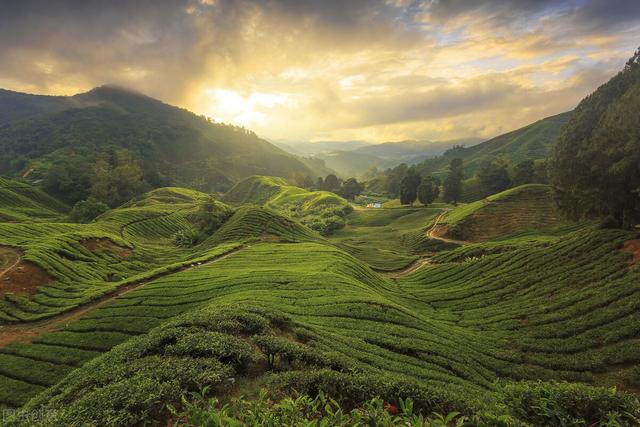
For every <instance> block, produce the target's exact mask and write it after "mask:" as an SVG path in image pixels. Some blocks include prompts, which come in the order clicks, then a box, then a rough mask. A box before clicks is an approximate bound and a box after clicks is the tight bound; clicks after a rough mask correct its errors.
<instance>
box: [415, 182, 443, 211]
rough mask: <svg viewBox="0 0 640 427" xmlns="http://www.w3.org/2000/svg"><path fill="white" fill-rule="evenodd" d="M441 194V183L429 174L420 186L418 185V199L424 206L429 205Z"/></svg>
mask: <svg viewBox="0 0 640 427" xmlns="http://www.w3.org/2000/svg"><path fill="white" fill-rule="evenodd" d="M439 194H440V185H439V183H438V181H437V180H436V179H435V178H434V177H432V176H431V175H429V176H428V177H426V178H423V179H422V182H421V183H420V186H418V200H419V201H420V203H422V204H423V205H424V206H428V205H430V204H431V203H433V201H434V200H435V199H436V198H437V197H438V195H439Z"/></svg>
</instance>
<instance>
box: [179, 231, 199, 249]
mask: <svg viewBox="0 0 640 427" xmlns="http://www.w3.org/2000/svg"><path fill="white" fill-rule="evenodd" d="M198 239H199V233H197V232H196V231H185V230H180V231H178V232H177V233H176V234H174V235H173V244H174V245H176V246H179V247H182V248H190V247H191V246H193V245H195V244H196V243H197V242H198Z"/></svg>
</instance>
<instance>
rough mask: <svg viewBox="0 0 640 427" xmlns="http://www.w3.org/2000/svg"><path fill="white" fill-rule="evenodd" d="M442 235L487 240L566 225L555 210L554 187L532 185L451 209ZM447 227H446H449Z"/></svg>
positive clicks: (442, 220)
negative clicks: (552, 192)
mask: <svg viewBox="0 0 640 427" xmlns="http://www.w3.org/2000/svg"><path fill="white" fill-rule="evenodd" d="M439 223H440V224H442V227H443V228H442V230H440V231H439V232H440V233H441V234H444V235H447V236H450V237H452V238H454V239H458V240H466V241H473V242H483V241H489V240H497V239H500V238H503V237H506V236H509V235H511V234H513V233H516V232H517V233H524V232H532V233H537V234H541V233H545V232H547V233H548V232H552V231H553V230H554V229H556V228H558V227H560V226H562V225H563V222H562V220H561V219H560V215H559V214H558V213H557V212H556V211H555V207H554V204H553V200H552V198H551V188H550V187H549V186H547V185H543V184H528V185H522V186H519V187H515V188H511V189H509V190H506V191H503V192H502V193H498V194H494V195H493V196H489V197H487V198H486V199H482V200H478V201H476V202H473V203H469V204H468V205H465V206H461V207H459V208H457V209H454V210H451V211H450V212H448V213H447V214H445V215H444V217H443V218H442V219H441V220H440V222H439ZM445 228H446V229H445Z"/></svg>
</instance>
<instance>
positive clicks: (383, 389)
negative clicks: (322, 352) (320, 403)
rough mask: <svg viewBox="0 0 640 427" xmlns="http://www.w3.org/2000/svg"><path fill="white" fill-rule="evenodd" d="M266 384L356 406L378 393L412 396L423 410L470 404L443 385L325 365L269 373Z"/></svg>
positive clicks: (391, 397) (389, 398)
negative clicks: (305, 369)
mask: <svg viewBox="0 0 640 427" xmlns="http://www.w3.org/2000/svg"><path fill="white" fill-rule="evenodd" d="M266 386H267V388H268V389H269V390H270V391H271V393H272V394H274V395H276V396H277V395H279V394H280V395H282V394H283V393H287V392H288V390H296V391H298V392H300V393H302V394H308V395H310V396H317V395H318V394H320V393H324V394H327V395H330V396H333V397H334V398H335V399H336V401H338V402H339V403H340V404H341V405H342V406H344V407H346V408H356V407H358V406H359V405H360V404H362V402H365V401H367V400H370V399H373V398H375V397H380V398H382V399H383V400H384V401H386V402H389V403H393V404H396V405H398V404H399V403H400V399H406V398H411V399H413V402H414V405H415V408H416V409H417V410H419V411H422V412H423V413H431V412H438V413H450V412H454V411H456V412H460V413H471V412H472V410H471V407H470V406H469V404H468V403H466V402H463V400H462V399H460V398H459V397H458V396H456V395H454V394H453V393H450V392H448V391H447V390H444V389H442V388H438V389H432V388H428V387H425V386H422V385H420V384H418V383H416V382H412V381H409V380H404V379H393V378H390V377H388V376H384V375H380V374H370V373H358V372H337V371H333V370H328V369H320V370H309V371H290V372H284V373H279V374H272V375H270V376H269V377H268V378H267V380H266Z"/></svg>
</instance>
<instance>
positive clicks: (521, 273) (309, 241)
mask: <svg viewBox="0 0 640 427" xmlns="http://www.w3.org/2000/svg"><path fill="white" fill-rule="evenodd" d="M253 179H255V178H253ZM263 182H265V183H268V182H269V179H264V181H263ZM243 186H245V187H246V184H245V183H241V184H239V187H238V190H236V191H245V190H242V189H243V188H245V187H243ZM253 188H259V189H260V190H259V191H253V192H251V194H252V197H254V198H256V199H255V200H265V199H264V196H263V194H267V193H269V192H267V193H265V192H264V191H263V190H264V188H271V187H255V186H254V187H253ZM273 191H276V193H273ZM278 191H285V192H287V193H291V192H292V189H291V188H290V187H279V189H276V190H272V191H271V192H270V193H269V197H270V198H276V199H277V198H278V197H279V196H278V194H279V193H278ZM544 191H546V189H544V188H543V187H541V186H537V187H536V186H533V187H527V186H525V187H522V188H516V189H514V190H509V191H508V192H507V194H505V195H504V196H502V195H497V196H496V197H494V198H492V199H490V200H487V201H484V202H483V204H482V205H479V206H477V207H476V206H473V205H465V206H459V207H453V206H446V205H442V206H438V205H435V206H434V207H429V208H421V207H417V208H389V209H356V210H353V211H352V212H351V213H349V214H347V216H346V226H345V228H343V229H342V230H339V231H337V232H335V233H334V234H332V235H330V236H328V237H323V236H321V235H319V234H317V233H316V232H314V231H312V230H311V229H309V228H307V227H305V226H304V225H301V224H298V223H296V222H293V221H292V220H291V219H287V217H285V216H283V215H282V214H280V213H278V211H277V210H273V209H271V208H267V207H260V206H257V205H252V204H250V200H245V203H240V204H237V207H236V208H234V209H231V208H229V207H227V206H226V205H224V204H223V203H222V202H216V208H217V209H219V210H221V211H226V210H233V211H234V213H232V214H231V216H230V217H229V219H227V220H226V221H225V222H224V223H223V224H222V225H221V226H220V227H219V229H218V230H217V231H215V232H214V233H213V234H212V235H211V236H210V237H207V238H206V239H205V240H203V241H202V242H200V243H198V244H197V245H195V246H193V247H190V248H183V249H180V248H176V247H175V246H174V244H173V242H171V240H170V239H171V236H172V235H174V234H175V233H176V232H178V231H180V230H183V231H187V230H189V229H190V228H192V227H195V224H194V223H193V222H192V221H193V218H192V217H190V213H193V212H195V211H196V210H197V209H198V204H199V203H202V201H203V200H206V198H205V196H204V195H203V194H200V193H197V192H193V191H190V190H184V189H178V188H167V189H159V190H154V191H153V192H151V193H149V194H147V195H145V196H144V197H143V198H142V199H141V200H139V201H136V202H134V203H132V204H130V205H129V206H125V207H122V208H119V209H115V210H112V211H110V212H107V213H105V214H103V215H102V216H101V217H99V218H98V219H97V220H96V221H95V222H94V223H91V224H87V225H81V224H75V225H72V224H68V223H65V222H32V223H29V222H27V223H2V224H0V230H2V231H1V232H2V236H4V237H2V239H3V241H2V243H3V244H4V245H13V246H14V247H21V248H23V249H22V250H24V255H23V257H24V259H29V260H33V262H34V263H37V264H38V265H40V266H41V267H42V269H43V270H44V271H46V272H47V274H48V275H49V277H50V279H51V282H50V283H47V284H44V285H41V286H39V287H38V288H37V292H36V293H35V295H33V296H29V295H25V294H21V293H19V292H16V293H13V294H7V295H6V296H5V298H4V300H3V302H2V306H1V310H2V311H1V312H2V317H3V321H4V323H5V324H4V325H3V326H2V327H0V343H1V348H0V359H2V364H0V402H1V404H2V405H3V406H4V407H18V406H21V405H25V404H26V405H27V406H26V408H29V407H32V408H35V407H37V406H41V405H43V406H42V407H44V408H49V409H51V410H54V409H55V411H57V412H56V413H57V414H58V416H60V417H61V418H60V419H59V422H62V423H64V422H65V420H71V418H68V419H67V418H66V417H77V416H78V414H80V413H83V414H84V415H82V418H81V419H83V420H85V421H86V422H89V423H91V422H96V421H97V420H99V419H103V418H102V417H104V416H106V413H107V412H103V411H108V412H109V413H111V414H112V415H110V416H113V417H114V418H113V419H114V420H117V421H114V422H117V423H129V422H134V420H137V421H135V422H139V421H142V420H143V419H144V417H146V416H151V415H150V414H149V413H147V412H146V411H148V410H153V411H160V413H162V412H163V410H162V408H161V407H155V406H153V405H152V406H151V407H149V408H146V409H145V410H144V411H143V412H139V409H136V408H137V407H138V406H130V404H129V403H126V402H125V401H124V400H120V399H121V398H120V397H117V395H113V394H111V393H113V392H112V391H110V390H114V388H118V387H128V388H130V387H132V386H131V384H132V383H131V382H132V381H133V382H134V383H140V382H141V384H144V383H145V381H153V382H154V384H155V385H154V388H155V389H156V391H155V392H154V393H160V394H159V395H158V398H160V399H171V398H172V397H171V396H174V394H171V393H175V391H173V392H172V391H171V390H173V389H172V388H171V387H169V385H170V384H176V383H175V382H176V381H178V383H179V384H183V385H182V386H181V387H188V386H187V383H182V382H181V381H186V378H182V377H179V375H180V374H179V372H177V373H175V374H163V375H161V376H160V377H158V375H159V374H160V373H161V372H160V371H157V368H155V367H154V366H158V367H159V366H164V364H165V363H178V360H180V362H179V363H180V364H181V365H183V366H187V365H188V364H193V363H195V364H196V366H200V365H199V364H201V363H205V362H206V360H208V359H202V358H201V356H198V354H200V353H198V352H199V351H202V350H196V348H193V350H189V349H188V348H191V347H188V348H187V347H185V348H184V349H183V350H180V352H179V353H175V351H176V350H171V351H169V349H170V348H173V346H175V345H178V344H169V343H168V342H166V343H165V344H161V348H164V350H160V349H157V350H155V352H154V353H153V354H154V355H153V356H152V355H151V354H148V351H147V350H145V351H142V350H136V349H137V348H142V347H140V346H143V347H144V346H146V345H148V344H145V343H146V342H147V341H148V340H149V339H156V338H152V337H156V336H158V337H160V336H165V335H166V334H167V333H169V331H171V330H172V328H174V329H175V328H178V330H181V331H183V332H180V333H179V335H176V336H177V337H179V338H178V342H181V341H180V340H182V339H185V340H186V339H191V338H189V337H190V336H191V335H190V334H195V335H194V337H193V339H197V338H195V337H196V336H200V335H201V334H215V332H211V331H216V330H220V329H219V328H221V327H223V326H221V325H222V324H218V323H213V324H211V323H209V322H210V321H209V320H207V319H209V318H210V317H211V316H214V318H215V317H216V316H219V315H220V314H219V312H223V313H224V312H227V311H229V310H230V311H229V313H235V314H234V315H233V316H257V315H260V316H266V318H267V319H271V320H269V322H271V324H272V325H275V326H271V327H270V328H275V329H274V330H273V332H267V334H271V333H275V336H276V337H279V336H280V337H282V338H278V339H282V340H285V342H289V341H290V342H291V343H292V345H293V344H295V343H296V342H297V343H298V344H295V345H300V346H304V348H305V349H308V350H305V351H307V352H311V354H316V355H317V356H314V357H321V358H322V357H328V358H329V359H327V360H331V361H330V362H328V361H325V362H318V361H316V362H304V361H300V362H295V361H291V362H285V361H284V359H277V360H280V362H276V363H277V364H278V365H276V366H278V367H277V368H274V371H273V374H271V376H270V375H267V376H264V377H263V376H262V375H263V374H259V373H257V371H256V369H259V370H263V369H264V368H259V366H260V365H256V366H255V367H252V366H253V365H252V364H253V363H256V362H250V361H249V362H246V363H248V365H247V366H246V367H244V368H242V369H240V368H239V367H238V366H236V365H234V363H235V362H234V363H232V364H231V365H230V366H236V368H229V366H227V367H226V368H224V369H223V366H222V365H221V366H220V367H219V368H215V369H219V370H221V371H219V372H223V371H225V372H226V369H232V370H233V371H236V374H225V375H234V376H235V378H236V380H237V381H238V383H237V384H238V385H237V386H234V387H241V388H243V390H244V392H247V391H248V390H249V388H251V389H253V390H256V389H257V388H258V387H261V386H266V384H267V382H265V381H266V378H269V381H276V380H275V379H274V378H276V379H277V378H280V377H282V379H281V380H282V381H284V379H285V378H289V377H288V375H289V373H288V372H289V370H290V369H293V371H291V372H290V373H291V374H293V373H294V372H298V373H299V374H296V375H313V373H314V372H320V371H316V370H317V369H325V370H326V369H329V370H330V371H332V372H335V375H345V374H344V372H346V371H345V369H346V367H351V368H349V369H351V370H353V369H356V372H358V373H359V374H358V375H369V374H374V375H378V376H381V377H383V378H389V380H390V381H392V382H396V381H410V382H411V381H418V382H419V384H420V390H423V391H420V392H418V391H416V392H415V393H416V394H418V395H419V393H428V394H431V396H432V397H431V398H430V400H429V401H433V402H440V403H433V405H435V406H433V405H432V406H430V407H432V409H433V410H439V411H445V410H451V409H453V408H455V409H456V410H465V411H467V412H468V411H477V410H479V408H482V407H487V406H486V405H491V404H490V403H488V402H492V401H495V402H496V403H497V402H498V400H499V399H500V396H501V394H500V393H501V391H500V390H502V388H503V387H506V384H509V383H508V382H507V383H504V382H496V381H497V380H498V379H502V380H501V381H504V380H507V379H508V381H516V380H550V379H555V380H558V379H563V380H568V381H572V382H580V383H589V384H594V385H601V386H607V387H609V386H612V385H616V386H617V387H619V388H620V389H622V390H629V391H632V392H634V391H635V390H636V389H635V386H633V385H632V384H631V383H630V382H629V381H628V378H629V375H630V373H631V372H632V370H633V369H634V368H633V367H634V366H636V364H637V363H638V362H639V361H640V353H638V351H637V349H638V348H640V346H638V339H637V336H636V332H635V331H637V328H638V326H639V325H640V324H639V323H638V322H640V318H638V316H637V315H636V313H637V309H638V307H636V305H637V304H636V302H637V301H640V298H638V296H639V295H640V294H639V293H640V287H639V285H640V270H639V269H638V268H636V267H635V265H631V262H632V258H633V256H632V255H631V253H630V252H629V251H628V250H627V249H625V248H628V247H631V246H632V245H633V242H634V241H636V240H634V239H635V237H634V234H633V232H628V231H622V230H598V229H597V228H595V227H594V226H593V225H590V224H589V223H582V224H570V223H560V222H558V220H556V219H555V216H553V206H552V204H551V201H550V199H547V198H544V197H542V198H541V197H540V196H538V195H537V194H544ZM541 192H542V193H541ZM231 194H234V193H233V192H232V193H231ZM503 199H504V200H505V202H504V203H502V202H500V201H501V200H503ZM33 203H35V201H34V202H33ZM16 209H18V206H16ZM496 209H500V210H502V212H501V213H500V216H501V218H504V217H505V215H507V216H508V215H510V214H513V220H510V221H508V224H509V227H508V228H499V229H496V228H495V226H494V225H493V224H494V222H495V219H494V218H495V215H496ZM521 212H527V215H526V216H523V215H522V213H521ZM530 218H548V219H550V220H551V219H552V221H543V222H540V221H539V220H531V219H530ZM443 225H445V226H446V227H447V230H446V231H445V230H442V229H440V230H439V229H438V228H439V227H441V226H443ZM452 230H457V231H456V232H455V233H452ZM483 230H491V231H492V233H491V234H489V235H488V234H486V233H485V232H483ZM436 234H437V235H438V236H435V235H436ZM452 234H453V236H452ZM458 235H462V236H465V238H467V239H469V240H468V241H464V242H463V241H459V240H456V239H454V238H453V237H456V236H458ZM44 236H46V240H45V239H43V237H44ZM439 236H442V237H439ZM47 241H48V242H51V243H49V244H43V242H47ZM54 242H55V243H54ZM88 242H92V243H91V244H89V243H88ZM427 260H428V262H427ZM10 268H11V267H10ZM5 271H6V270H5ZM110 280H111V281H110ZM240 313H246V314H240ZM252 313H253V314H252ZM274 322H275V323H274ZM223 324H224V323H223ZM187 325H190V326H187ZM283 325H284V326H283ZM185 328H186V329H185ZM194 328H195V329H194ZM210 328H213V329H210ZM224 328H226V326H224ZM234 328H235V327H234ZM278 328H284V329H282V331H283V332H278V330H277V329H278ZM225 330H226V329H225ZM287 331H288V332H287ZM185 334H186V335H185ZM199 334H200V335H199ZM251 334H252V333H250V335H249V336H253V337H254V338H252V339H257V338H255V337H257V336H256V335H251ZM259 336H261V335H259ZM158 339H159V338H158ZM171 342H173V341H171ZM197 342H198V341H193V344H196V343H197ZM119 344H121V345H119ZM203 344H204V342H202V344H197V345H198V346H199V345H203ZM258 347H259V348H260V345H258ZM157 351H160V353H157ZM185 351H186V353H185ZM216 351H217V350H216ZM257 351H260V350H257ZM267 354H268V353H267ZM122 357H124V358H126V360H127V362H126V364H132V366H146V367H145V368H139V369H138V370H136V371H135V372H133V371H132V372H129V373H127V372H121V373H119V374H117V375H115V376H111V375H108V376H106V377H104V376H101V375H103V374H102V372H104V374H106V373H107V372H112V371H113V370H114V369H116V365H114V363H123V362H117V360H121V359H120V358H122ZM176 357H179V359H176ZM185 358H186V359H185ZM225 360H226V359H225ZM172 361H173V362H172ZM150 363H151V365H149V364H150ZM206 363H208V362H206ZM327 363H328V364H327ZM122 366H124V365H122ZM167 366H168V365H167ZM224 366H226V365H224ZM294 366H295V368H294ZM304 366H308V367H306V368H304ZM117 369H120V368H117ZM140 369H142V370H140ZM194 369H205V368H204V367H203V368H194ZM206 369H214V367H209V368H206ZM206 369H205V371H206V372H209V371H208V370H206ZM215 369H214V371H212V372H211V374H208V375H213V374H215V372H217V371H215ZM238 369H239V370H238ZM246 369H248V371H246V372H247V373H246V374H243V372H245V370H246ZM301 369H302V370H301ZM267 370H268V369H267ZM205 371H201V372H205ZM323 372H324V371H323ZM148 375H150V376H148ZM273 375H275V377H273ZM323 375H325V374H323ZM326 375H329V377H331V375H334V374H328V373H327V374H326ZM140 376H142V377H140ZM98 378H101V379H98ZM212 378H213V377H212ZM165 381H166V382H165ZM214 381H215V380H214ZM299 381H302V379H299ZM126 384H129V385H126ZM165 384H166V386H165ZM261 384H262V385H261ZM269 384H270V383H269ZM300 384H303V383H300ZM416 384H417V383H416ZM514 384H517V383H514ZM298 386H299V385H298ZM416 386H417V385H416ZM49 387H51V388H49ZM138 387H142V385H138V386H135V387H134V389H133V390H131V389H130V393H128V397H126V400H127V401H128V400H130V399H132V398H133V399H138V398H141V399H142V398H144V399H146V397H144V396H145V394H144V393H147V392H143V391H142V389H138ZM166 387H169V388H168V389H167V388H166ZM172 387H173V386H172ZM296 387H297V386H296ZM179 388H180V387H179ZM232 388H233V387H232ZM165 392H166V393H168V394H163V393H165ZM104 393H109V394H110V395H111V396H112V397H111V398H110V399H109V401H108V402H107V401H103V400H102V398H101V397H99V396H102V395H103V394H104ZM225 393H232V394H233V392H231V391H227V392H225ZM489 396H491V398H490V400H488V398H489ZM122 398H124V396H122ZM96 399H100V405H99V406H97V407H94V409H92V410H91V411H90V412H86V410H84V409H81V408H83V407H84V405H87V404H91V405H92V406H93V405H96V402H97V400H96ZM433 399H435V400H433ZM89 402H92V403H89ZM481 402H482V403H481ZM114 410H115V411H116V412H111V411H114ZM154 413H155V412H154ZM154 416H155V415H154ZM92 420H93V421H92Z"/></svg>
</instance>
